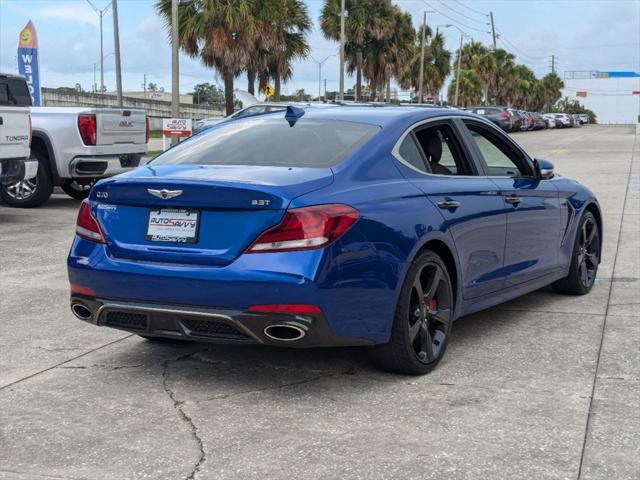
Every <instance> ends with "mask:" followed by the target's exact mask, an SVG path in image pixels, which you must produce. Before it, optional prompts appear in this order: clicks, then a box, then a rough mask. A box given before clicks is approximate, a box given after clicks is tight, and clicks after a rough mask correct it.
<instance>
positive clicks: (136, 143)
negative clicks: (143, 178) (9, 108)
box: [0, 77, 149, 208]
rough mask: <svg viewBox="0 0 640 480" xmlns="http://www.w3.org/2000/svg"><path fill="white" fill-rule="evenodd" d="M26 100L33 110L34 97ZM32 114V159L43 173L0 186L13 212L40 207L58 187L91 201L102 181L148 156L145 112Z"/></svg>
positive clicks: (37, 110) (46, 110) (54, 110)
mask: <svg viewBox="0 0 640 480" xmlns="http://www.w3.org/2000/svg"><path fill="white" fill-rule="evenodd" d="M2 81H3V78H2V77H0V84H1V83H2ZM23 81H24V80H23ZM27 100H28V104H27V105H25V106H30V104H31V99H30V97H29V98H28V99H27ZM30 109H31V122H32V127H33V139H32V143H31V155H32V156H33V157H34V158H35V159H36V160H37V161H38V170H37V174H36V176H35V177H33V178H25V179H23V180H20V181H16V182H10V183H6V184H4V185H2V186H0V196H1V197H2V200H3V201H4V202H5V203H6V204H8V205H10V206H12V207H25V208H27V207H35V206H38V205H40V204H42V203H44V202H45V201H47V199H48V198H49V197H50V196H51V193H52V192H53V188H54V186H59V187H60V188H62V190H63V191H64V192H65V193H66V194H67V195H69V196H71V197H73V198H76V199H83V198H86V197H87V196H88V195H89V191H90V190H91V186H92V185H93V184H94V183H95V182H96V181H97V180H99V179H101V178H105V177H109V176H112V175H117V174H119V173H123V172H126V171H127V170H130V169H132V168H135V167H137V166H138V165H139V163H140V160H141V158H142V156H143V155H144V154H145V153H146V152H147V143H148V141H149V121H148V119H147V116H146V113H145V111H144V110H140V109H130V108H94V107H30Z"/></svg>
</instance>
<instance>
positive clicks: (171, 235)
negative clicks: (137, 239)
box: [144, 208, 199, 243]
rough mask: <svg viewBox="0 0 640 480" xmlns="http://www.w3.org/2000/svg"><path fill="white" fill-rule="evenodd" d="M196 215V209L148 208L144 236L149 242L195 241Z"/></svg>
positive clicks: (196, 239)
mask: <svg viewBox="0 0 640 480" xmlns="http://www.w3.org/2000/svg"><path fill="white" fill-rule="evenodd" d="M198 217H199V213H198V211H197V210H185V209H169V208H163V209H160V210H150V211H149V222H148V224H147V234H146V235H145V237H144V238H145V239H146V240H148V241H151V242H174V243H196V242H197V241H198Z"/></svg>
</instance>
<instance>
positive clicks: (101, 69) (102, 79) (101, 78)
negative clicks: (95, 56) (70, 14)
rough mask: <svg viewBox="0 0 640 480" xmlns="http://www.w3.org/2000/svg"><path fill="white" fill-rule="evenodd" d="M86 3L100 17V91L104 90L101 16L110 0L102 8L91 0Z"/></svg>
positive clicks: (105, 11) (107, 7)
mask: <svg viewBox="0 0 640 480" xmlns="http://www.w3.org/2000/svg"><path fill="white" fill-rule="evenodd" d="M87 3H88V4H89V5H91V8H93V9H94V10H95V11H96V13H97V14H98V16H99V17H100V57H101V60H100V91H101V92H102V91H103V90H104V62H103V60H104V57H103V55H104V53H103V51H102V49H103V43H104V42H103V38H102V17H104V15H105V14H106V13H107V10H108V9H109V7H110V6H111V2H109V4H108V5H107V6H106V7H104V8H103V9H102V10H100V9H99V8H98V7H96V6H95V5H94V4H93V3H91V0H87ZM93 83H94V84H95V83H96V82H95V80H94V82H93Z"/></svg>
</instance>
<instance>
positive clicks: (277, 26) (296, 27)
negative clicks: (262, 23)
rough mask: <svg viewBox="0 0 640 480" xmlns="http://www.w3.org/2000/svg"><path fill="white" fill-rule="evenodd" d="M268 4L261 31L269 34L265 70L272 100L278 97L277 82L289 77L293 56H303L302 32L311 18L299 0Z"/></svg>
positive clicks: (309, 26) (303, 37)
mask: <svg viewBox="0 0 640 480" xmlns="http://www.w3.org/2000/svg"><path fill="white" fill-rule="evenodd" d="M272 3H276V4H275V5H272V7H271V8H273V9H274V10H273V11H274V15H273V16H272V17H271V18H270V22H269V28H265V30H264V31H263V32H261V33H260V34H261V35H264V36H267V37H270V40H269V42H270V43H271V48H270V49H269V50H268V54H267V55H268V57H267V65H266V67H267V74H268V76H269V77H270V78H272V79H273V81H274V100H275V101H276V102H278V101H280V83H281V81H287V80H289V79H290V78H291V75H292V74H293V70H292V68H291V64H292V62H293V61H294V60H296V59H301V58H306V56H307V55H308V54H309V45H308V43H307V40H306V34H307V32H308V31H309V30H310V29H311V18H310V17H309V12H308V10H307V6H306V5H305V4H304V3H303V2H302V1H301V0H277V2H272Z"/></svg>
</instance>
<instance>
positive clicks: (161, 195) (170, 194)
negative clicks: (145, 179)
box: [147, 188, 182, 200]
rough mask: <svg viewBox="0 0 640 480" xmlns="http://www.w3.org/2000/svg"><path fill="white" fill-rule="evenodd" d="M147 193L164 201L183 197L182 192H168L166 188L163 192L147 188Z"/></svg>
mask: <svg viewBox="0 0 640 480" xmlns="http://www.w3.org/2000/svg"><path fill="white" fill-rule="evenodd" d="M147 192H149V193H150V194H151V195H153V196H154V197H158V198H161V199H163V200H168V199H170V198H175V197H178V196H180V195H182V190H167V189H166V188H163V189H162V190H154V189H153V188H147Z"/></svg>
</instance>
